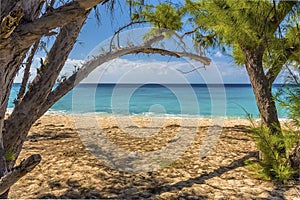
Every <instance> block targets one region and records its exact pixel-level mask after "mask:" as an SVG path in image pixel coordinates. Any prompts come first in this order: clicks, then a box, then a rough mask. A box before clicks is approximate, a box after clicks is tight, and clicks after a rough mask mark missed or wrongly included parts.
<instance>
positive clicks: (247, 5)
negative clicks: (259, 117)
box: [183, 0, 300, 71]
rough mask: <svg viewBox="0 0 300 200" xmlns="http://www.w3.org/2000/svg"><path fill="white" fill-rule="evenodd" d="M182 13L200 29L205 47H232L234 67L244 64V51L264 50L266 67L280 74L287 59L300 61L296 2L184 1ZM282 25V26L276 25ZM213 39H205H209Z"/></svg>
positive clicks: (297, 7) (297, 5)
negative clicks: (215, 44) (220, 45)
mask: <svg viewBox="0 0 300 200" xmlns="http://www.w3.org/2000/svg"><path fill="white" fill-rule="evenodd" d="M183 10H184V11H185V12H186V13H188V14H189V15H191V16H192V18H191V19H190V20H189V21H190V22H191V23H192V25H194V26H197V27H198V28H199V32H201V34H198V35H200V37H201V38H203V39H202V41H201V42H202V45H203V42H205V41H206V44H207V45H205V46H214V44H213V43H212V41H215V42H217V43H218V44H222V45H228V46H231V48H232V55H233V57H234V59H235V62H236V64H238V65H244V64H246V59H245V55H244V53H243V49H247V50H256V49H257V48H258V47H260V46H264V47H265V49H266V50H265V51H264V62H263V65H264V67H265V68H271V67H273V66H274V65H275V66H274V68H276V70H275V71H280V70H281V69H282V66H283V65H284V64H285V63H286V62H287V61H288V60H299V58H300V55H299V53H300V48H299V44H300V41H299V40H300V39H299V38H300V37H299V34H300V31H299V28H298V27H299V20H298V19H299V17H298V16H299V3H298V4H297V3H296V2H284V1H277V2H275V6H274V2H272V1H238V2H237V1H234V0H202V1H191V0H187V1H186V4H185V6H184V8H183ZM277 21H278V22H282V21H283V23H277ZM212 35H213V36H214V40H213V39H211V38H210V39H206V38H207V37H209V36H212Z"/></svg>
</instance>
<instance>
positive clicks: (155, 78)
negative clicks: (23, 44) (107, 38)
mask: <svg viewBox="0 0 300 200" xmlns="http://www.w3.org/2000/svg"><path fill="white" fill-rule="evenodd" d="M39 59H40V58H36V59H35V61H34V63H33V68H32V69H31V71H30V73H31V76H30V79H31V80H32V79H33V78H34V77H35V75H36V71H37V70H36V68H37V67H39V64H40V63H39ZM83 62H84V61H83V60H76V59H68V60H67V61H66V64H65V66H64V68H63V70H62V72H61V74H60V75H61V76H62V75H66V76H70V75H71V74H72V73H73V72H74V70H75V67H74V66H81V65H82V63H83ZM202 66H203V65H202V64H201V63H199V62H196V61H191V60H185V61H171V62H166V61H158V60H153V58H149V59H146V60H128V59H124V58H122V59H121V58H117V59H114V60H111V61H109V62H107V63H104V64H103V65H101V66H99V67H98V68H96V69H95V70H94V72H92V73H91V74H90V75H89V76H88V77H87V78H86V79H85V80H84V81H83V83H98V82H100V83H118V82H122V83H146V82H148V83H149V82H156V83H158V82H161V83H178V84H179V83H187V82H190V83H249V78H248V75H247V72H246V70H245V68H244V67H237V66H235V65H234V64H232V63H228V62H215V63H212V64H211V65H210V66H206V67H205V69H204V68H202ZM195 68H199V69H197V70H195V71H193V72H190V73H187V74H185V73H182V72H188V71H191V70H194V69H195ZM180 71H182V72H180ZM22 76H23V74H22V73H21V74H19V75H18V76H17V78H16V79H15V82H21V80H22Z"/></svg>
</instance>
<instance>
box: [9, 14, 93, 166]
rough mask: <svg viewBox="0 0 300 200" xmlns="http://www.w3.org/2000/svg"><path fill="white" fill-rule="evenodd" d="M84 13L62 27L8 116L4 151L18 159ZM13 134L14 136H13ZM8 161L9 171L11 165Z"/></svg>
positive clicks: (11, 162)
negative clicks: (33, 77)
mask: <svg viewBox="0 0 300 200" xmlns="http://www.w3.org/2000/svg"><path fill="white" fill-rule="evenodd" d="M88 13H89V12H88V11H87V12H86V13H85V15H82V16H81V17H80V18H79V19H78V20H76V21H75V22H71V23H69V24H68V25H66V26H64V27H63V28H62V29H61V31H60V33H59V35H58V37H57V39H56V41H55V43H54V44H53V46H52V48H51V50H50V52H49V53H48V55H47V58H46V60H45V62H44V63H43V65H42V66H41V67H40V69H39V70H38V71H39V72H38V74H37V76H36V78H35V79H34V80H33V82H32V83H31V84H30V86H29V88H28V91H27V92H26V94H25V96H24V97H23V98H22V100H21V101H20V102H19V104H17V105H16V107H15V108H14V110H13V112H12V114H11V115H10V116H9V118H8V119H7V120H5V124H4V127H5V131H4V148H5V150H9V151H12V152H13V153H14V154H15V155H16V157H17V156H18V155H19V153H20V151H21V149H22V145H23V142H24V141H25V139H26V137H27V133H28V131H29V129H30V128H31V126H32V124H33V123H34V122H35V121H36V120H37V119H38V118H39V116H38V113H39V110H40V109H41V106H42V105H43V104H44V102H45V101H46V99H47V96H48V95H49V93H50V92H51V90H52V87H53V85H54V84H55V81H56V79H57V77H58V75H59V73H60V71H61V69H62V67H63V66H64V63H65V61H66V60H67V58H68V55H69V53H70V52H71V50H72V48H73V46H74V44H75V42H76V39H77V37H78V34H79V32H80V30H81V28H82V25H83V23H84V21H85V20H86V18H87V15H88ZM16 133H17V134H16ZM14 162H15V160H14V161H10V163H9V167H10V168H11V167H12V166H13V165H14Z"/></svg>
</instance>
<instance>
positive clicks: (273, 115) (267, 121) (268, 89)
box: [244, 48, 281, 134]
mask: <svg viewBox="0 0 300 200" xmlns="http://www.w3.org/2000/svg"><path fill="white" fill-rule="evenodd" d="M244 53H245V57H246V69H247V72H248V75H249V78H250V82H251V85H252V89H253V92H254V95H255V99H256V104H257V107H258V110H259V113H260V115H261V119H262V122H263V124H264V125H266V127H268V128H269V129H270V131H271V132H272V133H274V134H276V133H280V132H281V131H280V130H281V129H280V123H279V120H278V115H277V109H276V105H275V101H274V97H273V95H272V85H271V84H269V81H268V79H267V77H266V75H265V73H264V70H263V66H262V58H263V53H264V51H263V48H258V49H257V50H255V51H247V50H244Z"/></svg>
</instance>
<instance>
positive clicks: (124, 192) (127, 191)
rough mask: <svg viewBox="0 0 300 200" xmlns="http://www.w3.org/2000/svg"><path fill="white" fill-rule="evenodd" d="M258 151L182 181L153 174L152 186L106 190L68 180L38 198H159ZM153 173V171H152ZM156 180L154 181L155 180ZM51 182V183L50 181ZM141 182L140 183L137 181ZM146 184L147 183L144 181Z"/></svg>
mask: <svg viewBox="0 0 300 200" xmlns="http://www.w3.org/2000/svg"><path fill="white" fill-rule="evenodd" d="M257 156H258V153H257V152H250V153H248V154H247V155H245V156H244V157H242V158H240V159H238V160H235V161H233V162H232V163H231V164H229V165H227V166H222V167H219V168H218V169H216V170H214V171H212V172H210V173H204V174H202V175H201V176H199V177H196V178H190V179H188V180H185V181H180V182H177V183H175V184H164V183H163V182H162V181H158V180H153V179H155V178H153V176H152V180H151V181H152V183H151V184H150V185H151V186H149V185H148V186H147V187H143V188H137V187H136V186H135V185H136V184H132V185H131V186H125V187H123V188H121V189H119V190H118V191H116V189H114V188H107V189H105V190H104V191H103V190H101V191H99V190H96V189H94V188H85V187H82V186H80V184H79V183H78V182H76V181H75V182H74V181H73V182H72V181H67V184H68V186H69V189H68V190H67V191H66V192H64V193H63V194H61V195H59V196H55V195H54V194H51V193H48V194H42V195H40V196H38V197H37V198H41V199H47V198H48V199H56V198H59V199H65V198H69V199H74V198H91V199H93V198H98V199H99V198H100V199H105V198H107V197H108V196H107V195H105V196H104V194H112V196H111V198H113V199H157V198H158V196H159V195H160V194H162V193H165V192H172V191H173V192H174V191H180V190H182V189H183V188H186V187H192V186H193V185H194V184H205V181H206V180H208V179H211V178H213V177H217V176H221V175H222V174H224V173H226V172H228V171H231V170H234V169H236V168H238V167H242V166H244V165H245V164H244V162H245V161H246V160H248V159H250V158H253V157H257ZM150 173H151V172H150ZM138 181H141V182H147V181H149V180H142V179H141V180H138ZM153 181H154V182H153ZM48 184H49V183H48ZM51 184H52V185H53V187H55V183H51ZM137 184H139V183H137ZM142 184H143V185H145V183H142ZM176 198H182V199H207V197H206V195H205V194H203V195H197V196H191V194H188V193H184V192H181V194H179V195H178V196H177V197H176Z"/></svg>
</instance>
